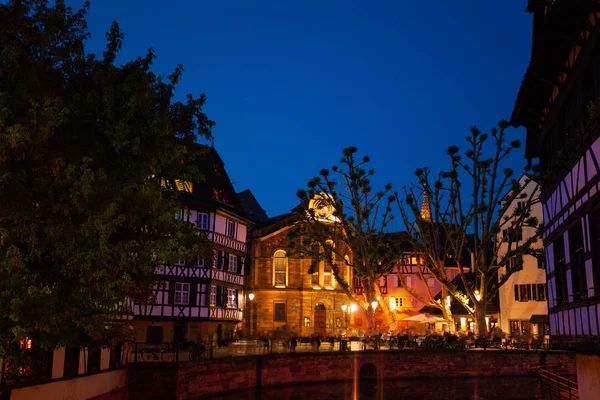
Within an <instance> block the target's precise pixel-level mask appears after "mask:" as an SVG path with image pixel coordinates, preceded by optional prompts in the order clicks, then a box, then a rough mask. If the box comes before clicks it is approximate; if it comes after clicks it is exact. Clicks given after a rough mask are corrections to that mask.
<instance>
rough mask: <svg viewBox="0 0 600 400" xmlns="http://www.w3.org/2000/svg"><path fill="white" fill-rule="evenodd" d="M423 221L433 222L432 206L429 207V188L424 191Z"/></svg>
mask: <svg viewBox="0 0 600 400" xmlns="http://www.w3.org/2000/svg"><path fill="white" fill-rule="evenodd" d="M421 219H422V220H423V221H425V222H431V206H430V205H429V194H428V193H427V188H425V190H423V201H422V202H421Z"/></svg>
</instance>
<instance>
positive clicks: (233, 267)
mask: <svg viewBox="0 0 600 400" xmlns="http://www.w3.org/2000/svg"><path fill="white" fill-rule="evenodd" d="M238 257H239V256H237V255H236V254H229V257H228V258H227V264H228V265H227V271H229V272H234V273H237V263H238Z"/></svg>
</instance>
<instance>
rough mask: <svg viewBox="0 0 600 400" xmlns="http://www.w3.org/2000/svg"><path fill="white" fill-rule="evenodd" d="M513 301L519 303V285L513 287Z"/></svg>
mask: <svg viewBox="0 0 600 400" xmlns="http://www.w3.org/2000/svg"><path fill="white" fill-rule="evenodd" d="M515 301H519V285H515Z"/></svg>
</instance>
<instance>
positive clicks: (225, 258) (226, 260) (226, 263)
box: [223, 253, 229, 271]
mask: <svg viewBox="0 0 600 400" xmlns="http://www.w3.org/2000/svg"><path fill="white" fill-rule="evenodd" d="M223 269H224V270H226V271H229V253H223Z"/></svg>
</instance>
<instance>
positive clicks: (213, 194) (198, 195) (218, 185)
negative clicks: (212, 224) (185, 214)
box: [181, 144, 247, 219]
mask: <svg viewBox="0 0 600 400" xmlns="http://www.w3.org/2000/svg"><path fill="white" fill-rule="evenodd" d="M195 146H197V147H196V149H197V150H200V151H199V152H198V154H197V155H195V156H194V158H193V159H192V160H190V161H189V162H191V163H194V164H196V165H197V166H198V168H199V170H200V173H202V175H203V180H202V181H201V182H194V187H193V192H192V193H186V192H182V193H181V201H182V203H183V204H184V205H185V206H188V207H192V208H201V209H208V210H216V209H220V210H224V211H227V212H230V213H233V214H235V215H236V216H238V217H240V218H244V219H247V217H246V213H245V212H244V209H243V207H242V204H241V202H240V199H239V196H238V195H237V193H236V191H235V190H234V188H233V185H232V184H231V180H230V179H229V176H228V175H227V171H225V164H224V163H223V160H222V159H221V157H220V156H219V154H218V153H217V151H216V150H215V148H214V147H210V146H207V145H203V144H195Z"/></svg>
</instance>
